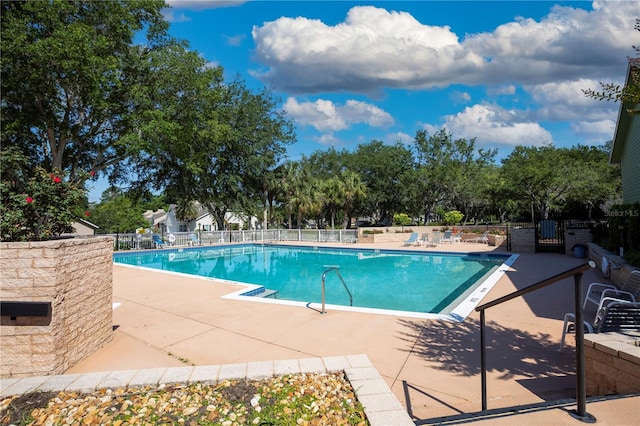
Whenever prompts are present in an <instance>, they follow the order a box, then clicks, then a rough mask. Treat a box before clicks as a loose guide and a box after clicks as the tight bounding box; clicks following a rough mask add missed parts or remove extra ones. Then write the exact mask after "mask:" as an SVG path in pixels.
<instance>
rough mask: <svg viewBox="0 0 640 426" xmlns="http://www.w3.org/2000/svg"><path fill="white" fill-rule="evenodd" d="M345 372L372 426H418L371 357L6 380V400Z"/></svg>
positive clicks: (2, 383)
mask: <svg viewBox="0 0 640 426" xmlns="http://www.w3.org/2000/svg"><path fill="white" fill-rule="evenodd" d="M340 371H344V373H345V376H346V378H347V381H348V382H349V383H350V384H351V387H353V390H354V391H355V394H356V398H357V400H358V401H359V402H360V403H361V404H362V406H363V407H364V413H365V415H366V416H367V420H368V421H369V424H371V425H372V426H384V425H390V424H393V425H396V426H414V425H415V423H414V422H413V421H412V420H411V417H410V416H409V414H408V413H407V411H406V410H405V409H404V408H403V407H402V405H401V404H400V402H399V401H398V399H397V398H396V397H395V395H394V394H393V393H392V392H391V389H389V386H388V385H387V383H386V382H385V381H384V379H383V378H382V376H380V373H379V372H378V370H377V369H376V368H375V367H374V366H373V364H372V363H371V361H370V360H369V357H367V355H365V354H357V355H343V356H331V357H322V358H301V359H290V360H275V361H261V362H248V363H244V364H223V365H202V366H194V367H191V366H185V367H167V368H164V367H162V368H151V369H142V370H120V371H102V372H95V373H84V374H65V375H58V376H36V377H24V378H4V379H0V398H2V399H4V398H6V397H8V396H12V395H21V394H27V393H30V392H35V391H52V392H62V391H77V392H94V391H96V390H98V389H103V388H109V389H114V388H120V387H140V386H160V385H163V384H164V385H169V384H176V383H186V384H189V385H190V384H192V383H197V382H200V383H205V384H217V383H220V382H221V381H224V380H242V379H246V380H263V379H268V378H271V377H277V376H284V375H286V374H302V373H336V372H340Z"/></svg>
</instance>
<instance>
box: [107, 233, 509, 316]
mask: <svg viewBox="0 0 640 426" xmlns="http://www.w3.org/2000/svg"><path fill="white" fill-rule="evenodd" d="M509 258H510V256H509V255H497V254H482V255H472V254H454V253H434V252H416V251H406V250H405V251H403V250H372V249H369V250H367V249H351V248H343V249H336V248H322V247H298V246H278V245H257V244H244V245H235V246H224V247H198V248H190V249H171V250H159V251H148V252H135V253H131V252H130V253H115V254H114V262H116V263H121V264H127V265H135V266H141V267H146V268H152V269H161V270H164V271H171V272H177V273H184V274H190V275H198V276H203V277H209V278H218V279H223V280H229V281H234V282H239V283H248V284H254V286H252V287H251V290H252V293H256V292H260V291H261V290H262V287H264V288H266V289H270V290H277V291H278V293H277V296H276V297H277V299H278V300H288V301H298V302H304V303H309V302H311V303H320V302H321V295H322V291H321V287H322V275H323V272H324V271H325V270H326V269H327V267H328V266H330V265H331V266H338V267H339V268H340V269H339V271H340V274H341V275H342V277H343V278H344V281H345V283H346V285H347V286H348V288H349V290H350V291H351V294H352V296H353V306H355V307H361V308H373V309H384V310H394V311H408V312H417V313H442V312H445V311H450V310H451V309H452V307H453V306H454V305H455V304H456V303H458V302H459V301H460V300H461V298H464V296H465V295H468V294H469V293H470V292H472V291H473V290H474V289H475V288H476V287H477V286H478V285H480V284H481V283H482V281H483V280H484V279H485V278H486V277H488V276H489V275H491V274H492V273H493V272H495V271H496V270H497V269H498V268H499V267H500V266H501V265H503V264H504V263H505V262H506V261H507V260H508V259H509ZM242 293H243V292H239V294H242ZM244 294H248V292H247V290H245V291H244ZM325 302H326V304H328V305H343V306H344V305H346V306H349V303H350V301H349V295H348V293H347V291H346V290H345V289H344V287H343V285H342V282H341V281H340V280H339V278H338V276H337V274H335V273H328V274H327V276H326V281H325Z"/></svg>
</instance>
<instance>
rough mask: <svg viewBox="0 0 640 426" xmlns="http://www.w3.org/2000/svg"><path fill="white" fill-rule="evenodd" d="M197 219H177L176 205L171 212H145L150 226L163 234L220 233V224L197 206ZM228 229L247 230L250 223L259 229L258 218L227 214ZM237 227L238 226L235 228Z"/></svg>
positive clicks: (225, 219)
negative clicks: (184, 220) (246, 226)
mask: <svg viewBox="0 0 640 426" xmlns="http://www.w3.org/2000/svg"><path fill="white" fill-rule="evenodd" d="M197 209H198V212H197V217H196V218H195V219H193V220H191V221H188V222H183V221H180V220H178V218H177V217H176V205H175V204H171V205H170V206H169V211H168V212H166V213H165V212H164V210H159V211H156V212H151V211H147V212H145V218H146V219H147V220H149V225H151V226H152V227H157V228H159V229H160V231H161V232H162V233H165V234H170V233H174V232H195V231H198V230H200V231H218V230H219V229H218V224H217V222H216V220H215V218H214V217H213V215H212V214H211V213H209V211H207V209H206V208H205V207H204V206H202V205H201V204H199V203H198V204H197ZM224 221H225V224H226V227H227V229H232V228H237V229H245V223H247V222H248V228H249V229H256V228H257V227H258V223H259V222H258V218H257V217H255V216H251V217H248V216H247V215H243V214H241V213H236V212H227V213H226V214H225V216H224ZM233 225H236V226H233Z"/></svg>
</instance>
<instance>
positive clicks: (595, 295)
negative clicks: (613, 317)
mask: <svg viewBox="0 0 640 426" xmlns="http://www.w3.org/2000/svg"><path fill="white" fill-rule="evenodd" d="M638 293H640V270H638V269H637V270H635V271H631V273H630V274H629V277H627V281H625V283H624V285H623V286H622V287H620V288H618V287H616V286H614V285H613V284H604V283H598V282H593V283H591V284H589V287H588V288H587V295H586V296H585V298H584V303H583V304H582V309H584V308H586V307H587V302H591V303H593V304H595V305H600V302H601V301H602V300H603V299H604V298H606V297H611V298H616V299H624V300H627V301H630V302H635V301H636V299H637V297H638Z"/></svg>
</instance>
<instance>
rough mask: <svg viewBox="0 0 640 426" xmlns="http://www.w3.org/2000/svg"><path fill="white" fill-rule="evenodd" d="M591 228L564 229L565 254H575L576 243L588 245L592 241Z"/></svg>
mask: <svg viewBox="0 0 640 426" xmlns="http://www.w3.org/2000/svg"><path fill="white" fill-rule="evenodd" d="M592 238H593V237H592V235H591V231H590V230H589V229H566V230H565V231H564V254H573V247H574V246H575V245H576V244H582V245H584V246H585V248H586V246H587V244H588V243H590V242H591V241H592Z"/></svg>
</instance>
